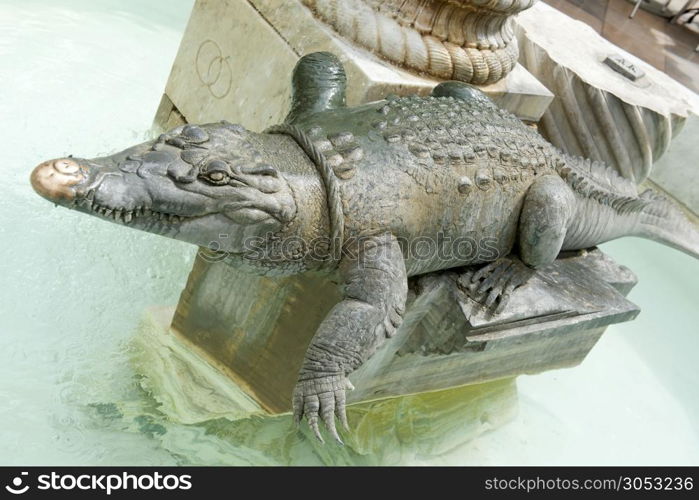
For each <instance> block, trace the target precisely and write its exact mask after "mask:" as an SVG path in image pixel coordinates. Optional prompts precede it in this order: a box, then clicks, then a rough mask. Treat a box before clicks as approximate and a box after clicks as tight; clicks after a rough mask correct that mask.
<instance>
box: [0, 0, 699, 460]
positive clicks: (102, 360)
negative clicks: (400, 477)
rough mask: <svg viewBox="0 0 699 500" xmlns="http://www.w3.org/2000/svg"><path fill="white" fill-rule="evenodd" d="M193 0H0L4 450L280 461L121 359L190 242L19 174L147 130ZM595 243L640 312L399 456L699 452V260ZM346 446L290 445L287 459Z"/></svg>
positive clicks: (160, 301) (177, 275) (172, 298)
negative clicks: (500, 407) (482, 412)
mask: <svg viewBox="0 0 699 500" xmlns="http://www.w3.org/2000/svg"><path fill="white" fill-rule="evenodd" d="M192 3H193V2H192V0H177V1H173V0H150V1H148V2H142V1H136V0H128V1H126V0H119V1H116V0H100V1H96V0H81V1H78V0H70V1H68V0H64V1H60V2H59V1H49V0H42V1H40V0H22V1H10V0H0V82H1V83H2V91H1V92H0V117H1V118H2V121H1V122H0V138H2V139H1V142H0V144H1V145H2V157H3V161H2V162H0V173H1V178H2V180H3V186H4V188H3V190H2V195H1V196H0V248H1V250H0V251H1V252H2V254H1V256H2V258H0V279H1V280H2V281H1V282H0V283H1V286H0V464H56V465H58V464H100V465H108V464H162V465H166V464H189V463H193V464H224V463H230V464H242V463H275V459H274V457H273V456H270V455H269V454H265V453H260V452H258V451H255V450H253V449H249V448H245V447H242V446H238V445H236V444H235V443H233V444H231V442H228V441H224V440H223V438H222V437H221V436H222V434H225V433H222V432H218V431H220V429H217V425H218V424H212V425H201V426H196V425H192V426H185V425H178V424H175V423H172V422H169V421H168V420H167V419H166V418H165V417H164V416H163V415H161V414H160V413H159V412H158V410H157V408H156V405H155V403H154V402H153V400H152V399H151V398H149V397H148V395H147V394H144V393H143V392H141V391H140V389H139V385H138V378H137V375H136V374H135V373H134V370H133V368H132V366H131V365H130V363H129V357H130V355H131V353H130V352H129V349H130V347H129V344H128V341H129V339H131V338H132V336H133V335H134V332H135V328H136V325H137V323H138V321H139V320H140V318H141V317H142V313H143V311H144V309H145V308H146V307H147V306H150V305H169V304H174V303H175V302H176V301H177V298H178V296H179V292H180V290H181V289H182V287H183V286H184V282H185V279H186V277H187V274H188V271H189V268H190V266H191V263H192V259H193V255H194V249H193V248H192V247H191V246H189V245H186V244H182V243H178V242H175V241H170V240H166V239H163V238H159V237H157V236H152V235H148V234H145V233H139V232H136V231H132V230H129V229H126V228H121V227H118V226H116V225H112V224H106V223H104V222H102V221H99V220H97V219H93V218H90V217H85V216H83V215H81V214H78V213H72V212H70V211H67V210H64V209H60V208H54V207H52V206H51V205H50V204H48V203H47V202H46V201H44V200H42V199H40V198H39V197H38V196H36V195H35V194H34V193H33V192H32V190H31V188H30V187H29V184H28V175H29V172H30V171H31V169H32V168H33V167H34V166H35V165H36V164H37V163H39V162H40V161H43V160H45V159H47V158H53V157H58V156H64V155H66V154H71V153H75V154H79V155H81V156H88V157H90V156H97V155H103V154H106V153H109V152H112V151H116V150H120V149H123V148H124V147H126V146H127V145H130V144H132V143H135V142H138V141H140V140H142V139H144V138H145V137H147V136H148V134H149V127H150V124H151V121H152V118H153V115H154V113H155V109H156V107H157V104H158V102H159V99H160V96H161V93H162V90H163V88H164V85H165V81H166V80H167V76H168V73H169V69H170V65H171V64H172V61H173V59H174V56H175V53H176V50H177V46H178V43H179V39H180V36H181V33H182V31H183V29H184V27H185V24H186V20H187V17H188V14H189V11H190V9H191V6H192ZM231 23H234V20H231ZM280 78H286V75H280ZM222 118H225V117H222ZM604 249H605V250H606V251H607V252H608V253H610V254H611V255H612V256H613V257H615V258H616V259H617V260H618V261H620V262H622V263H624V264H626V265H627V266H628V267H630V268H631V269H632V270H634V271H635V272H636V273H637V274H638V277H639V280H640V283H639V285H638V286H637V287H636V288H635V289H634V291H633V292H632V293H631V296H630V298H631V300H633V301H635V302H636V303H638V304H639V305H640V306H641V307H642V309H643V312H642V313H641V315H640V316H639V318H638V319H637V320H636V321H634V322H632V323H628V324H624V325H619V326H615V327H613V328H610V329H609V330H608V331H607V333H606V334H605V336H604V337H603V339H602V340H601V341H600V343H599V344H598V345H597V346H596V347H595V349H594V350H593V351H592V353H591V354H590V356H589V357H588V359H587V360H585V362H584V363H583V364H582V365H581V366H580V367H577V368H575V369H569V370H560V371H555V372H549V373H546V374H542V375H537V376H528V377H521V378H520V379H519V394H520V413H519V416H518V417H517V419H516V420H514V421H513V422H511V423H509V424H507V425H506V426H504V427H502V428H500V429H498V430H495V431H493V432H490V433H488V434H486V435H484V436H481V437H480V438H477V439H475V440H473V441H471V442H469V443H467V444H464V445H462V446H459V447H458V448H456V449H453V450H451V451H450V452H448V453H445V454H442V455H441V456H439V457H415V456H410V454H408V455H406V456H408V457H409V458H405V457H403V458H400V461H402V462H404V463H449V464H459V463H463V464H524V463H535V464H576V463H582V464H621V463H653V464H670V463H673V464H675V463H677V464H698V463H699V391H698V390H697V387H698V386H699V370H697V355H698V353H699V328H698V327H697V325H698V324H699V307H698V305H699V304H698V303H697V301H698V298H699V284H698V283H697V277H698V276H699V262H698V261H695V260H692V259H691V258H689V257H687V256H685V255H682V254H680V253H678V252H675V251H672V250H670V249H667V248H664V247H661V246H659V245H657V244H653V243H651V242H646V241H640V240H635V239H628V240H625V241H618V242H614V243H612V244H608V245H605V248H604ZM287 426H288V422H284V421H282V422H281V423H279V422H278V423H275V424H274V428H275V429H278V428H282V427H283V428H284V429H285V428H286V427H287ZM248 428H249V429H250V432H253V431H254V432H259V433H260V434H261V439H263V438H264V435H265V433H270V432H273V431H272V430H270V429H272V428H271V427H270V429H263V428H261V427H260V426H259V425H258V424H254V425H253V424H251V425H250V426H249V427H248ZM282 431H283V429H282ZM282 431H280V432H282ZM274 432H276V431H274ZM290 439H294V436H293V435H292V436H291V438H290ZM333 454H336V455H337V457H334V456H333ZM340 455H342V456H343V457H344V458H343V457H341V456H340ZM345 455H346V452H344V451H335V450H334V449H327V450H326V451H325V452H323V453H320V454H319V453H318V452H317V451H314V449H313V447H310V446H308V447H306V448H304V447H303V446H300V447H299V451H298V454H297V455H295V457H296V458H295V460H296V463H320V462H323V461H324V462H333V461H338V462H343V461H352V460H353V458H352V457H346V456H345ZM334 458H337V460H335V459H334Z"/></svg>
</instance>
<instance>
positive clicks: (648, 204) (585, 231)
mask: <svg viewBox="0 0 699 500" xmlns="http://www.w3.org/2000/svg"><path fill="white" fill-rule="evenodd" d="M557 171H558V174H559V175H560V176H561V178H562V179H563V180H565V181H566V183H567V184H568V185H569V186H570V188H571V189H572V191H573V193H574V195H575V200H576V205H577V206H576V207H575V211H574V213H575V215H574V216H573V219H572V220H571V222H570V224H569V227H568V231H567V234H566V237H565V240H564V243H563V249H564V250H573V249H576V250H577V249H581V248H588V247H592V246H595V245H599V244H600V243H604V242H606V241H609V240H613V239H616V238H620V237H622V236H639V237H642V238H647V239H651V240H655V241H658V242H660V243H663V244H665V245H668V246H671V247H673V248H676V249H678V250H681V251H683V252H686V253H688V254H689V255H692V256H694V257H697V258H699V230H698V229H697V226H696V225H695V224H694V223H693V222H691V221H690V220H688V219H687V217H686V216H685V214H684V212H683V211H682V209H681V208H680V207H678V206H677V205H676V204H675V203H673V202H672V201H670V200H669V199H667V198H666V197H665V196H663V195H661V194H658V193H656V192H654V191H653V190H651V189H649V190H647V191H644V192H643V193H642V194H641V195H638V192H637V188H636V185H635V184H634V183H633V182H631V181H629V180H628V179H626V178H623V177H621V176H620V175H619V174H617V173H616V172H615V171H614V170H613V169H612V168H611V167H608V166H606V165H605V164H604V163H601V162H593V161H590V160H587V159H583V158H571V157H567V156H565V155H561V159H560V161H558V162H557Z"/></svg>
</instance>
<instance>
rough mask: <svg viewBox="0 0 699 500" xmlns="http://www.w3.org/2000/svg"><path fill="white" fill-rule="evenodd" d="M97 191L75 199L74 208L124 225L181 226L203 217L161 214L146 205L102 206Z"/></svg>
mask: <svg viewBox="0 0 699 500" xmlns="http://www.w3.org/2000/svg"><path fill="white" fill-rule="evenodd" d="M95 191H96V188H93V189H90V190H89V191H88V192H87V193H86V194H85V196H83V197H81V198H80V199H77V198H76V199H74V200H73V202H72V205H73V207H75V208H78V207H80V208H84V209H87V210H89V211H90V213H93V214H97V215H101V216H102V217H104V218H106V219H110V220H113V221H114V222H119V223H122V224H131V223H132V222H138V221H143V220H144V219H145V220H147V221H149V222H156V221H160V222H165V223H168V224H180V223H182V222H185V221H189V220H194V219H198V218H199V217H203V215H200V216H189V215H179V214H173V213H168V212H160V211H158V210H153V208H152V207H150V206H146V205H141V206H137V207H134V208H131V209H125V208H116V207H111V206H108V205H100V204H99V203H98V202H96V201H95Z"/></svg>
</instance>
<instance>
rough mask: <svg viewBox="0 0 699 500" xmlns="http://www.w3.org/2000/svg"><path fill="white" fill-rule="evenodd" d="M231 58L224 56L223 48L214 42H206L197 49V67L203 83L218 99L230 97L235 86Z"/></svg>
mask: <svg viewBox="0 0 699 500" xmlns="http://www.w3.org/2000/svg"><path fill="white" fill-rule="evenodd" d="M229 59H230V56H225V57H224V56H223V52H222V50H221V47H219V45H218V44H217V43H216V42H214V41H213V40H210V39H208V40H204V41H203V42H202V43H201V45H199V48H198V49H197V55H196V57H195V60H194V61H195V62H194V64H195V67H196V71H197V76H198V77H199V80H200V81H201V83H203V84H204V86H206V88H207V89H208V90H209V93H210V94H211V95H212V96H214V97H215V98H217V99H222V98H224V97H226V96H227V95H228V93H229V92H230V91H231V87H232V85H233V70H232V69H231V65H230V63H229V62H228V60H229Z"/></svg>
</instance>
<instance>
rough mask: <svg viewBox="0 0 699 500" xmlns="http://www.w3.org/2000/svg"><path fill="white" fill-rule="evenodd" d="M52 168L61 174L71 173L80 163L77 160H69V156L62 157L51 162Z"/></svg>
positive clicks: (75, 171)
mask: <svg viewBox="0 0 699 500" xmlns="http://www.w3.org/2000/svg"><path fill="white" fill-rule="evenodd" d="M53 168H55V169H56V171H57V172H59V173H61V174H67V175H72V174H75V173H77V172H78V170H80V165H78V164H77V162H75V161H73V160H71V159H70V158H63V159H61V160H56V161H55V162H53Z"/></svg>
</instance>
